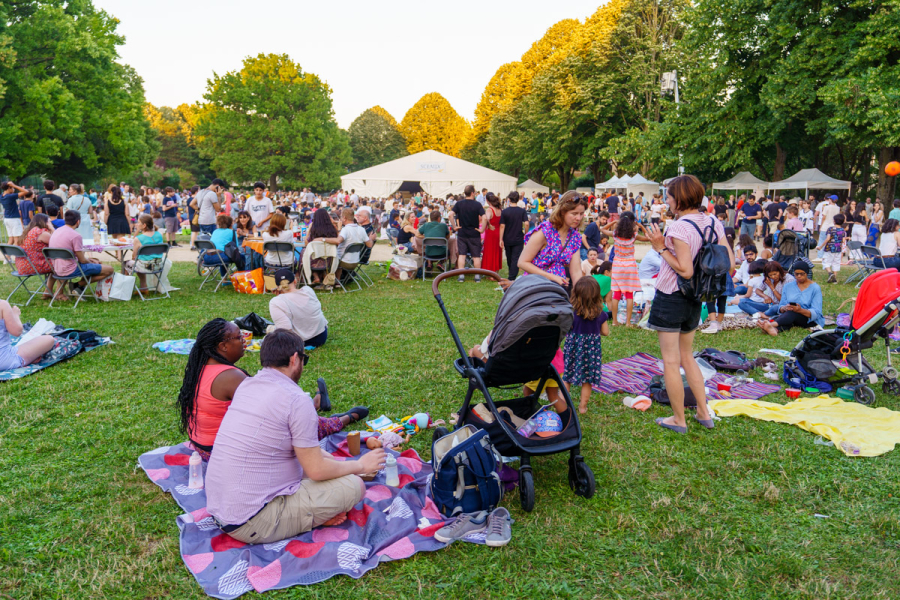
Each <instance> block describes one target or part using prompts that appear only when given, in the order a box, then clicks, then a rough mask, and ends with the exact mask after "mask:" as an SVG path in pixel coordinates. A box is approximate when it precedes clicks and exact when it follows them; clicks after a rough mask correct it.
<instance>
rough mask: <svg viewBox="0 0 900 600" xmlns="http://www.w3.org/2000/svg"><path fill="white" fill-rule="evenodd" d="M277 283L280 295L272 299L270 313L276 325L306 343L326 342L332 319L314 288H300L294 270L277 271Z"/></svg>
mask: <svg viewBox="0 0 900 600" xmlns="http://www.w3.org/2000/svg"><path fill="white" fill-rule="evenodd" d="M275 285H276V287H277V289H276V294H278V295H277V296H275V297H274V298H272V299H271V300H269V314H270V315H271V316H272V322H273V323H275V328H276V329H289V330H291V331H293V332H294V333H296V334H297V335H299V336H300V337H302V338H303V341H304V344H305V345H306V346H313V347H314V348H318V347H319V346H321V345H323V344H324V343H325V341H326V340H327V339H328V320H327V319H326V318H325V315H324V314H323V313H322V304H321V303H320V302H319V299H318V298H317V297H316V293H315V292H314V291H313V289H312V288H311V287H309V286H304V287H302V288H300V289H297V284H296V283H295V282H294V273H293V272H292V271H291V270H290V269H279V270H278V271H276V273H275Z"/></svg>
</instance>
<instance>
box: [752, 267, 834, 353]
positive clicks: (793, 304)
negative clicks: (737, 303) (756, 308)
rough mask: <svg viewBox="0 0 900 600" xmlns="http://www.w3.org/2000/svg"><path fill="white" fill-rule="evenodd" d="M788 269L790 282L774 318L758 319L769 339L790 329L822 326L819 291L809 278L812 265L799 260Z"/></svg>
mask: <svg viewBox="0 0 900 600" xmlns="http://www.w3.org/2000/svg"><path fill="white" fill-rule="evenodd" d="M791 270H792V271H793V272H794V281H792V282H789V283H786V284H784V290H783V291H782V292H781V302H779V304H778V313H777V314H778V316H777V317H776V318H775V319H774V320H773V321H766V320H760V321H759V323H758V324H757V325H758V326H759V328H760V329H762V330H763V331H765V332H766V333H768V334H769V335H771V336H773V337H774V336H777V335H778V333H779V332H780V331H787V330H788V329H790V328H791V327H816V326H818V327H822V326H823V325H824V324H825V318H824V317H823V316H822V289H821V288H820V287H819V284H817V283H813V281H812V279H810V278H809V273H810V271H811V270H812V265H811V264H809V263H808V262H806V260H804V259H799V260H797V261H795V262H794V266H793V267H791Z"/></svg>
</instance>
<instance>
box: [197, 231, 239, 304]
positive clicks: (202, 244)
mask: <svg viewBox="0 0 900 600" xmlns="http://www.w3.org/2000/svg"><path fill="white" fill-rule="evenodd" d="M196 245H197V249H198V250H200V254H199V256H198V257H197V260H198V271H201V269H200V267H201V266H202V267H203V268H204V269H205V270H206V278H205V279H204V280H203V281H202V282H201V283H200V287H199V288H198V289H200V290H202V289H203V286H204V284H206V282H207V281H209V280H210V278H212V277H213V276H214V274H215V273H219V272H221V271H220V270H219V267H220V266H221V267H224V268H225V274H224V275H222V278H221V279H219V283H217V284H216V289H214V290H213V293H214V294H215V293H216V292H218V291H219V288H220V287H221V286H222V285H223V284H224V283H225V282H226V281H227V280H228V278H229V277H230V276H231V273H232V272H233V271H234V269H235V266H234V264H233V263H230V262H226V261H225V259H224V258H222V254H221V253H219V254H217V257H218V259H219V262H218V263H212V264H209V263H204V262H203V256H204V255H205V254H206V251H207V250H212V251H216V252H218V248H216V245H215V244H213V243H212V242H209V241H204V240H199V239H198V240H197V242H196ZM200 275H201V276H202V275H203V272H200Z"/></svg>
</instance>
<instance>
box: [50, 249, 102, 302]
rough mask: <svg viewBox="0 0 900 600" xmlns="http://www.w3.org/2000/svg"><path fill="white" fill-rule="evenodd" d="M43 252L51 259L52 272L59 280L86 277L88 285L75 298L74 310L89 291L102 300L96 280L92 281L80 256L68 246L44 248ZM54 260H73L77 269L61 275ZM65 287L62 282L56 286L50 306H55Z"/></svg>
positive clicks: (94, 297) (93, 296) (96, 298)
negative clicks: (98, 295)
mask: <svg viewBox="0 0 900 600" xmlns="http://www.w3.org/2000/svg"><path fill="white" fill-rule="evenodd" d="M41 252H42V253H43V254H44V257H46V259H47V260H49V261H50V272H51V273H52V275H53V279H56V280H59V281H60V282H63V281H68V282H72V281H75V280H77V279H84V281H85V282H86V284H87V285H85V286H84V289H82V290H81V293H80V294H78V298H77V299H76V300H75V306H73V307H72V310H75V309H76V308H78V303H79V302H81V299H82V298H84V295H85V294H87V293H88V291H90V292H91V297H92V298H93V299H94V301H95V302H100V299H99V298H98V297H97V290H96V288H94V282H93V281H91V278H90V277H89V276H88V275H85V274H84V271H83V270H82V268H81V263H79V262H78V257H77V256H76V255H75V253H74V252H72V251H71V250H69V249H67V248H44V249H43V250H41ZM54 260H71V261H72V262H74V263H75V270H74V271H72V273H71V274H70V275H60V274H59V273H57V272H56V267H54V266H53V261H54ZM63 287H65V286H64V285H63V284H62V283H60V284H59V287H58V288H56V291H55V292H54V293H53V298H51V299H50V308H53V302H54V301H55V300H56V297H57V296H59V292H60V291H62V289H63Z"/></svg>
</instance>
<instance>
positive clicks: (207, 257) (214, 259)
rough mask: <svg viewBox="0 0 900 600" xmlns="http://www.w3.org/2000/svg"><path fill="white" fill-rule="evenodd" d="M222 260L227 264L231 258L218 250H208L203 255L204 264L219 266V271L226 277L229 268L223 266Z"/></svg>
mask: <svg viewBox="0 0 900 600" xmlns="http://www.w3.org/2000/svg"><path fill="white" fill-rule="evenodd" d="M201 227H202V225H201ZM222 262H224V263H225V264H229V263H230V262H231V260H230V259H229V258H228V257H227V256H225V253H224V252H216V253H214V254H213V253H209V252H207V253H205V254H204V255H203V264H204V265H209V266H211V267H214V266H217V267H219V273H221V274H222V276H223V277H224V276H225V273H227V272H228V270H227V269H226V268H225V267H223V266H222V264H221V263H222Z"/></svg>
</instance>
